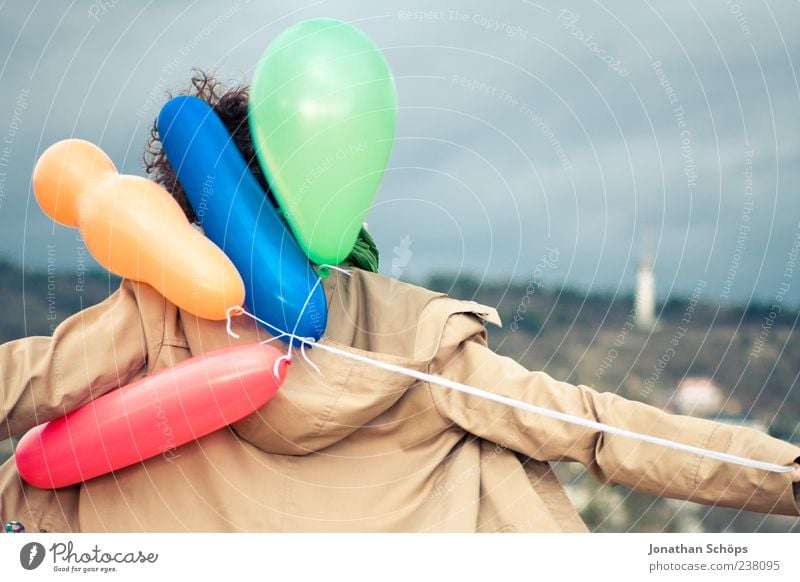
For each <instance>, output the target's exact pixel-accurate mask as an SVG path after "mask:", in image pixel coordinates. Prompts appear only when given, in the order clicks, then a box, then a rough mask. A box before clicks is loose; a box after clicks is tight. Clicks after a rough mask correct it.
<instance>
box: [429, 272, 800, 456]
mask: <svg viewBox="0 0 800 582" xmlns="http://www.w3.org/2000/svg"><path fill="white" fill-rule="evenodd" d="M427 286H428V287H429V288H432V289H435V290H437V291H442V292H449V294H450V295H451V296H454V297H458V298H461V299H471V300H474V301H478V302H479V303H485V304H487V305H491V306H493V307H496V308H497V309H498V312H499V313H500V316H501V318H502V319H503V324H504V325H503V328H502V329H497V328H494V327H491V326H490V329H489V338H490V343H491V345H492V346H493V347H494V348H495V349H496V350H497V351H498V352H501V353H503V354H504V355H507V356H510V357H512V358H514V359H515V360H517V361H519V362H520V363H521V364H523V365H524V366H525V367H527V368H528V369H532V370H544V371H546V372H547V373H548V374H550V375H551V376H553V377H555V378H557V379H559V380H564V381H567V382H570V383H572V384H585V385H587V386H591V387H593V388H595V389H597V390H601V391H614V392H618V393H619V394H621V395H623V396H626V397H628V398H631V399H634V400H641V401H644V402H647V403H648V404H653V405H656V406H660V407H666V408H669V407H670V406H669V405H670V403H669V399H670V397H671V396H672V395H673V393H674V390H675V388H676V387H677V385H678V383H679V382H680V381H681V380H682V379H683V378H684V377H686V376H708V377H711V378H712V379H713V380H714V382H715V383H716V384H718V385H720V386H721V387H722V388H723V389H724V390H725V391H726V397H727V398H728V402H727V403H726V412H728V413H731V414H741V415H745V416H749V417H752V418H757V419H759V420H761V421H763V422H764V423H765V424H766V425H767V426H770V432H772V433H774V434H776V435H780V436H783V437H784V438H790V437H791V438H792V439H793V440H797V441H800V431H798V432H797V434H793V433H794V432H795V430H796V429H797V426H798V422H800V385H798V375H799V374H800V341H798V338H797V333H798V332H797V330H796V327H797V321H798V316H800V313H799V312H797V311H786V310H784V311H782V312H781V313H780V314H778V317H777V318H775V319H774V321H773V322H772V323H771V324H768V325H767V328H768V333H766V334H765V332H764V330H763V328H762V324H764V323H765V318H767V317H768V315H769V309H770V307H769V305H763V304H759V303H752V304H750V305H747V306H735V305H734V306H729V307H720V306H717V305H710V304H708V303H704V302H702V299H703V297H702V295H701V297H700V299H701V301H700V302H697V304H696V305H692V306H690V301H689V300H690V297H685V298H680V297H674V298H672V299H670V300H669V301H667V302H666V303H665V304H664V303H659V304H658V305H657V306H656V313H657V314H658V313H659V312H661V315H660V320H659V325H658V326H657V328H656V330H655V331H652V332H649V331H642V330H638V329H634V330H631V331H629V328H630V324H631V323H632V322H633V320H634V319H633V314H634V313H635V311H634V298H633V296H632V295H618V296H616V297H612V296H607V295H596V294H589V295H586V294H581V293H579V292H576V291H574V290H569V289H567V290H562V291H561V292H560V293H555V292H553V291H552V290H550V289H548V288H540V287H528V286H527V285H526V284H522V285H520V284H512V285H508V284H505V283H504V284H497V283H489V284H486V283H484V284H479V282H478V281H477V280H476V279H472V278H469V277H467V278H457V279H456V278H454V277H451V276H437V277H433V278H431V279H430V280H429V281H427ZM531 289H533V292H532V293H531ZM526 295H527V297H528V298H527V299H526V300H525V301H524V302H523V298H524V297H526ZM687 311H689V313H688V320H689V321H688V323H685V322H683V321H682V320H683V319H684V318H686V317H687ZM515 318H516V324H517V325H513V324H514V323H515ZM626 322H627V326H626ZM682 330H686V331H685V333H684V332H683V331H682ZM673 338H677V345H674V346H673V345H672V340H673ZM670 347H672V348H673V349H674V354H673V352H672V351H671V350H669V348H670ZM665 354H666V356H665ZM659 360H667V361H666V363H665V364H663V366H662V364H661V363H659ZM662 367H663V369H657V368H662Z"/></svg>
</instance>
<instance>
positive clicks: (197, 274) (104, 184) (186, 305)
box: [33, 139, 244, 319]
mask: <svg viewBox="0 0 800 582" xmlns="http://www.w3.org/2000/svg"><path fill="white" fill-rule="evenodd" d="M33 192H34V194H35V196H36V200H37V201H38V202H39V206H41V208H42V210H44V212H45V213H46V214H47V215H48V216H50V217H51V218H52V219H53V220H55V221H56V222H59V223H61V224H65V225H67V226H77V227H78V228H79V229H80V232H81V234H82V235H83V240H84V241H85V242H86V247H87V248H88V249H89V252H90V253H91V254H92V256H93V257H94V258H95V259H96V260H97V262H98V263H100V264H101V265H103V266H104V267H105V268H106V269H108V270H109V271H111V272H112V273H114V274H116V275H119V276H120V277H124V278H126V279H133V280H135V281H141V282H143V283H147V284H148V285H150V286H151V287H153V288H154V289H156V290H157V291H158V292H159V293H161V294H162V295H164V297H166V298H167V299H169V300H170V301H171V302H172V303H174V304H175V305H177V306H178V307H181V308H183V309H185V310H187V311H190V312H191V313H194V314H195V315H197V316H199V317H203V318H205V319H225V317H226V313H227V310H228V308H230V307H233V306H238V305H242V304H243V303H244V282H243V281H242V278H241V276H240V275H239V273H238V271H237V270H236V267H234V265H233V263H232V262H231V261H230V259H228V257H227V256H226V255H225V253H223V252H222V250H221V249H220V248H219V247H217V246H216V245H215V244H214V243H213V242H211V241H210V240H209V239H207V238H206V237H205V236H203V235H202V234H201V233H200V232H198V231H197V230H195V229H194V228H193V227H192V225H191V224H189V221H188V220H186V216H185V215H184V213H183V211H182V210H181V208H180V206H179V205H178V203H177V202H176V201H175V200H174V199H173V198H172V197H171V196H170V195H169V193H168V192H167V191H166V190H165V189H164V188H162V187H161V186H159V185H158V184H156V183H154V182H151V181H150V180H147V179H146V178H142V177H139V176H130V175H126V174H119V173H118V172H117V169H116V167H114V164H113V162H112V161H111V160H110V159H109V158H108V156H107V155H106V154H105V152H103V150H101V149H100V148H99V147H97V146H96V145H94V144H92V143H89V142H88V141H84V140H80V139H67V140H63V141H60V142H57V143H55V144H53V145H52V146H50V147H49V148H47V150H45V152H44V153H43V154H42V155H41V157H40V158H39V161H38V162H37V163H36V167H35V168H34V170H33Z"/></svg>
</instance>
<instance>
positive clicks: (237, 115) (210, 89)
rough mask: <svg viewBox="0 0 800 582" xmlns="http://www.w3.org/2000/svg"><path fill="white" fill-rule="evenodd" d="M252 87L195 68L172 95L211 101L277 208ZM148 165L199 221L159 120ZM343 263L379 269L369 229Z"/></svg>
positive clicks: (146, 152) (152, 132)
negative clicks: (262, 157)
mask: <svg viewBox="0 0 800 582" xmlns="http://www.w3.org/2000/svg"><path fill="white" fill-rule="evenodd" d="M249 90H250V87H249V86H247V85H244V84H241V83H240V84H233V85H231V86H227V85H225V84H224V83H222V82H220V81H218V80H216V79H215V78H214V76H213V75H212V74H208V73H206V72H204V71H202V70H200V69H193V70H192V79H191V86H190V87H189V88H188V89H186V90H183V91H180V92H178V93H177V94H174V95H173V94H169V95H168V98H169V99H171V98H172V97H174V96H175V95H192V96H195V97H198V98H199V99H202V100H203V101H205V102H206V103H208V104H209V105H210V106H211V108H212V109H213V110H214V112H215V113H216V114H217V115H218V116H219V118H220V119H221V120H222V123H223V124H224V125H225V128H226V129H227V130H228V133H230V134H231V138H232V139H233V142H234V144H236V147H237V148H239V151H240V152H241V153H242V156H244V159H245V161H246V162H247V164H248V166H250V170H251V171H252V172H253V175H254V176H255V177H256V180H258V183H259V184H260V185H261V187H262V188H263V189H264V192H265V193H266V195H267V196H268V197H269V199H270V201H271V202H272V205H273V206H275V207H277V206H278V205H277V203H276V201H275V197H274V196H273V194H272V190H270V187H269V183H268V182H267V179H266V176H265V175H264V172H263V170H262V169H261V166H260V164H259V162H258V158H257V157H256V149H255V146H254V145H253V138H252V135H251V133H250V123H249V120H248V115H247V99H248V97H249ZM144 167H145V171H146V172H147V174H148V175H149V176H150V177H151V178H152V180H153V181H154V182H156V183H157V184H160V185H161V186H163V187H164V188H166V189H167V191H168V192H169V193H170V194H171V195H172V197H173V198H174V199H175V200H176V201H177V202H178V204H179V205H180V207H181V209H182V210H183V212H184V214H185V215H186V218H187V219H188V220H189V222H195V220H196V219H197V216H196V215H195V213H194V210H193V209H192V206H191V204H190V203H189V199H188V198H187V196H186V193H185V192H184V191H183V187H181V183H180V182H179V181H178V177H177V176H176V174H175V171H174V170H173V169H172V166H171V165H170V163H169V160H168V159H167V155H166V153H165V152H164V149H163V148H162V146H161V140H160V139H159V136H158V121H157V120H156V121H155V122H154V123H153V127H152V129H151V130H150V135H149V136H148V138H147V142H146V144H145V148H144ZM342 264H347V265H351V266H355V267H359V268H361V269H365V270H368V271H377V270H378V247H377V246H376V245H375V241H374V240H373V239H372V237H371V236H370V234H369V233H368V232H367V231H366V229H364V228H362V229H361V232H360V233H359V235H358V239H357V240H356V244H355V246H354V247H353V250H352V252H351V253H350V256H348V257H347V259H346V260H345V261H344V262H343V263H342Z"/></svg>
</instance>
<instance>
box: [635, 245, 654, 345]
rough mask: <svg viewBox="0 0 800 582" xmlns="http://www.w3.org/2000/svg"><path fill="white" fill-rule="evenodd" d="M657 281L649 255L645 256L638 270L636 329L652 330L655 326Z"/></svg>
mask: <svg viewBox="0 0 800 582" xmlns="http://www.w3.org/2000/svg"><path fill="white" fill-rule="evenodd" d="M655 314H656V279H655V275H653V263H652V261H651V259H650V256H649V255H644V257H643V258H642V260H641V261H640V262H639V268H638V269H637V270H636V327H638V328H640V329H650V328H652V327H653V325H654V324H655V320H656V317H655Z"/></svg>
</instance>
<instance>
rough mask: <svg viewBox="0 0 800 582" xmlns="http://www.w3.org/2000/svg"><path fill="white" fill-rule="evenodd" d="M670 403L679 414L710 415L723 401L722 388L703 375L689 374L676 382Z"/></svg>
mask: <svg viewBox="0 0 800 582" xmlns="http://www.w3.org/2000/svg"><path fill="white" fill-rule="evenodd" d="M672 403H673V405H674V407H675V410H676V412H678V413H679V414H691V415H693V416H711V415H715V414H718V413H719V412H720V410H721V409H722V406H723V404H724V403H725V398H724V394H723V392H722V389H721V388H720V387H719V386H717V385H716V384H714V382H713V381H712V380H711V378H708V377H705V376H690V377H687V378H684V380H683V381H682V382H681V383H680V384H678V388H677V390H676V391H675V395H674V396H673V397H672Z"/></svg>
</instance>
